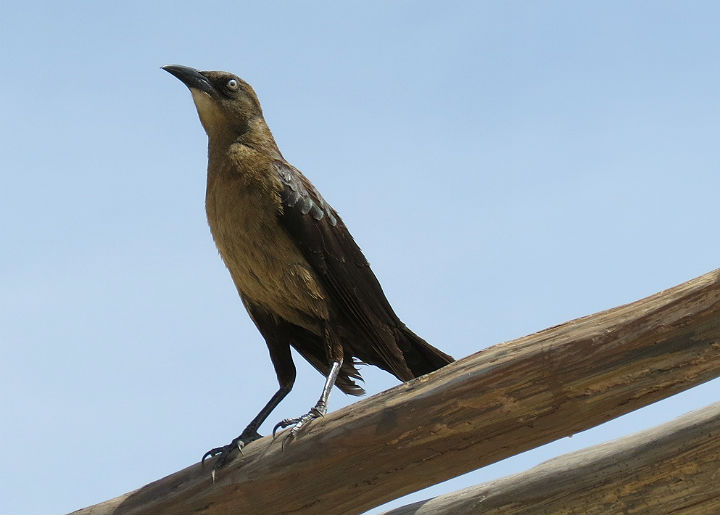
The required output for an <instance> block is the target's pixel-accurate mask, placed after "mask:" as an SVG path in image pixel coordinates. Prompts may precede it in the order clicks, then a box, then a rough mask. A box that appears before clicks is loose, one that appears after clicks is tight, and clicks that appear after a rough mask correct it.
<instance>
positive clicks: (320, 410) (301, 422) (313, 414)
mask: <svg viewBox="0 0 720 515" xmlns="http://www.w3.org/2000/svg"><path fill="white" fill-rule="evenodd" d="M325 413H327V406H326V405H325V404H324V403H320V402H319V403H317V404H316V405H315V406H314V407H313V408H312V409H311V410H310V411H309V412H307V413H305V414H304V415H302V416H300V417H297V418H286V419H285V420H281V421H280V422H278V423H277V424H275V427H274V428H273V438H275V437H276V433H277V430H278V429H284V428H286V427H290V426H293V427H292V429H290V431H289V432H288V434H287V436H285V438H283V441H282V446H283V449H284V448H285V445H286V444H288V443H290V442H291V441H292V440H293V439H294V438H295V436H297V434H298V433H299V432H300V430H301V429H302V428H303V427H305V426H306V425H308V424H309V423H310V422H311V421H313V420H315V419H316V418H320V417H322V416H324V415H325Z"/></svg>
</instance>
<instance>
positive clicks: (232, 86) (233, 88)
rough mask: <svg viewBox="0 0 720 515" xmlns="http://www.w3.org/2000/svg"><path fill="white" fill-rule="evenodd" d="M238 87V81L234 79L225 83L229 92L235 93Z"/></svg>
mask: <svg viewBox="0 0 720 515" xmlns="http://www.w3.org/2000/svg"><path fill="white" fill-rule="evenodd" d="M238 86H239V84H238V81H236V80H235V79H230V80H229V81H227V88H228V89H229V90H231V91H237V89H238Z"/></svg>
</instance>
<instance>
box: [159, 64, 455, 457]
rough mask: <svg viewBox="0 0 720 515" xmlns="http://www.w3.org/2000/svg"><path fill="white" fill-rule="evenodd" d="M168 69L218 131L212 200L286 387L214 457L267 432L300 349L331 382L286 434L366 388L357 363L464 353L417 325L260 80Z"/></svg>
mask: <svg viewBox="0 0 720 515" xmlns="http://www.w3.org/2000/svg"><path fill="white" fill-rule="evenodd" d="M163 69H164V70H166V71H168V72H169V73H171V74H173V75H174V76H175V77H177V78H178V79H180V80H181V81H182V82H183V83H184V84H185V85H186V86H187V87H188V88H190V92H191V93H192V97H193V100H194V101H195V107H196V108H197V112H198V115H199V116H200V122H201V123H202V125H203V127H204V128H205V132H206V133H207V135H208V174H207V191H206V196H205V209H206V211H207V218H208V222H209V225H210V231H211V232H212V236H213V239H214V240H215V244H216V245H217V248H218V250H219V251H220V255H221V256H222V259H223V261H224V262H225V264H226V265H227V267H228V269H229V271H230V275H231V276H232V279H233V281H234V282H235V286H236V288H237V290H238V293H239V294H240V297H241V298H242V301H243V304H244V305H245V307H246V308H247V311H248V313H249V314H250V317H251V318H252V320H253V322H255V325H256V326H257V328H258V330H259V331H260V333H261V334H262V335H263V337H264V338H265V342H266V343H267V346H268V349H269V350H270V359H271V360H272V363H273V366H274V367H275V373H276V374H277V379H278V382H279V384H280V388H279V389H278V391H277V392H276V393H275V394H274V395H273V396H272V398H271V399H270V400H269V401H268V403H267V404H266V405H265V407H264V408H263V409H262V410H260V413H258V414H257V416H256V417H255V418H254V419H253V420H252V421H251V422H250V424H248V426H247V427H246V428H245V430H244V431H243V432H242V434H240V436H238V437H237V438H235V439H234V440H233V441H232V442H231V443H230V444H228V445H225V446H222V447H216V448H214V449H211V450H209V451H208V452H206V453H205V455H204V456H203V461H204V460H205V459H206V458H207V457H210V456H215V455H220V458H219V460H218V462H217V463H216V468H219V467H221V466H223V465H224V464H225V463H226V462H227V461H228V460H229V458H230V456H231V454H232V453H233V452H234V451H235V450H238V449H242V447H243V446H244V445H246V444H248V443H249V442H252V441H253V440H257V439H258V438H260V435H259V434H258V431H257V430H258V428H259V427H260V425H261V424H262V423H263V421H265V419H266V418H267V417H268V415H269V414H270V412H271V411H272V410H273V409H275V407H276V406H277V405H278V404H279V403H280V401H281V400H282V399H283V398H284V397H285V396H286V395H287V394H288V393H289V392H290V390H291V388H292V385H293V382H294V381H295V365H294V364H293V361H292V356H291V354H290V347H291V346H292V347H293V348H294V349H295V350H296V351H297V352H299V353H300V355H302V356H303V357H304V358H305V359H306V360H307V361H308V362H310V364H311V365H312V366H313V367H315V368H316V369H317V370H318V371H319V372H320V373H321V374H323V375H324V376H325V377H326V378H327V380H326V381H325V386H324V387H323V389H322V394H321V396H320V400H318V402H317V404H316V405H315V406H314V407H313V408H312V409H311V410H310V411H309V412H308V413H306V414H304V415H302V416H300V417H297V418H294V419H286V420H283V421H282V422H280V423H279V424H277V425H276V426H275V429H274V430H273V434H275V431H276V430H277V429H278V428H281V427H289V426H293V427H292V429H291V430H290V432H289V434H288V436H287V437H286V439H285V440H284V441H288V440H289V439H292V438H293V437H295V436H296V434H297V433H298V431H299V430H300V429H301V428H302V427H303V426H305V425H306V424H307V423H309V422H310V421H311V420H313V419H315V418H317V417H319V416H322V415H324V414H325V413H326V412H327V403H328V397H329V395H330V390H331V389H332V387H333V385H335V386H337V387H338V388H339V389H340V390H342V391H343V392H345V393H347V394H350V395H361V394H363V393H364V390H363V389H362V388H361V387H360V386H358V385H357V384H356V382H355V381H354V380H357V379H360V380H361V379H362V378H361V376H360V373H359V372H358V370H357V368H356V365H358V364H361V363H362V364H371V365H375V366H377V367H380V368H381V369H383V370H386V371H387V372H390V373H391V374H393V375H394V376H395V377H397V378H398V379H400V380H402V381H407V380H409V379H412V378H414V377H418V376H421V375H423V374H427V373H429V372H432V371H433V370H436V369H438V368H440V367H442V366H444V365H447V364H448V363H450V362H452V361H453V358H451V357H450V356H448V355H447V354H445V353H444V352H442V351H440V350H438V349H436V348H435V347H433V346H431V345H430V344H428V343H427V342H426V341H425V340H423V339H422V338H420V337H419V336H417V335H416V334H415V333H413V332H412V331H411V330H410V329H408V328H407V327H405V324H403V323H402V322H401V321H400V319H399V318H398V317H397V315H396V314H395V312H394V311H393V309H392V307H390V304H389V302H388V300H387V299H386V298H385V294H384V293H383V290H382V288H381V287H380V283H379V282H378V280H377V279H376V277H375V274H373V272H372V270H371V269H370V265H369V264H368V262H367V260H366V259H365V256H363V253H362V252H361V250H360V248H359V247H358V246H357V244H356V243H355V241H354V240H353V238H352V236H351V235H350V233H349V232H348V230H347V228H346V227H345V224H344V223H343V221H342V219H341V218H340V216H339V215H338V214H337V212H336V211H335V210H334V209H333V208H332V207H330V205H329V204H328V203H327V202H325V200H324V199H323V198H322V196H321V195H320V193H319V192H318V191H317V190H316V189H315V187H314V186H313V185H312V183H310V181H309V180H308V179H307V178H305V176H304V175H303V174H302V173H300V170H298V169H297V168H295V167H293V166H292V165H291V164H290V163H288V162H287V161H286V160H285V158H284V157H283V156H282V154H281V153H280V150H279V149H278V146H277V144H276V143H275V139H274V138H273V136H272V133H271V132H270V129H269V128H268V126H267V124H266V123H265V119H264V118H263V113H262V109H261V108H260V102H259V101H258V98H257V96H256V94H255V92H254V91H253V89H252V88H251V87H250V85H249V84H248V83H247V82H245V81H243V80H242V79H240V78H239V77H237V76H236V75H233V74H231V73H226V72H220V71H198V70H195V69H193V68H188V67H186V66H178V65H169V66H164V67H163Z"/></svg>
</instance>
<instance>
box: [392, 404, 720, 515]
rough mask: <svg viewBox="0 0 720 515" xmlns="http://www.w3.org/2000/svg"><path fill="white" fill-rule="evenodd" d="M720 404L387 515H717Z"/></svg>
mask: <svg viewBox="0 0 720 515" xmlns="http://www.w3.org/2000/svg"><path fill="white" fill-rule="evenodd" d="M718 470H720V402H718V403H715V404H712V405H711V406H708V407H707V408H705V409H702V410H698V411H695V412H692V413H689V414H687V415H684V416H682V417H679V418H677V419H675V420H673V421H671V422H668V423H666V424H663V425H661V426H657V427H655V428H653V429H649V430H646V431H642V432H639V433H636V434H634V435H631V436H627V437H625V438H620V439H618V440H614V441H612V442H608V443H604V444H602V445H595V446H593V447H589V448H587V449H583V450H581V451H577V452H573V453H570V454H566V455H564V456H560V457H557V458H554V459H552V460H550V461H546V462H545V463H542V464H540V465H538V466H537V467H534V468H532V469H530V470H528V471H525V472H522V473H520V474H513V475H511V476H507V477H504V478H501V479H497V480H495V481H490V482H488V483H483V484H481V485H477V486H473V487H470V488H465V489H463V490H459V491H457V492H453V493H451V494H446V495H441V496H438V497H435V498H433V499H428V500H425V501H420V502H417V503H413V504H409V505H407V506H403V507H401V508H397V509H394V510H391V511H389V512H386V513H385V515H452V514H455V513H467V514H472V513H478V514H479V513H497V514H510V513H516V514H517V513H535V514H545V513H547V514H562V513H586V514H605V513H688V514H694V513H720V478H718Z"/></svg>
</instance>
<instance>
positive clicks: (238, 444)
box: [201, 384, 292, 480]
mask: <svg viewBox="0 0 720 515" xmlns="http://www.w3.org/2000/svg"><path fill="white" fill-rule="evenodd" d="M291 387H292V384H290V385H283V386H281V387H280V389H279V390H278V391H277V392H275V395H273V396H272V398H270V400H269V401H268V403H267V404H266V405H265V407H264V408H263V409H261V410H260V413H258V414H257V416H256V417H255V418H254V419H252V421H251V422H250V423H249V424H248V426H247V427H246V428H245V429H244V430H243V432H242V433H241V434H240V436H238V437H237V438H233V440H232V442H230V443H229V444H227V445H223V446H222V447H215V448H214V449H210V450H209V451H208V452H206V453H205V454H203V457H202V460H201V463H202V464H203V465H204V464H205V460H206V459H207V458H212V457H214V456H218V455H219V456H220V457H219V458H218V460H217V461H216V462H215V464H214V466H213V470H212V476H213V480H215V471H216V470H218V469H221V468H222V467H224V466H225V465H226V464H227V463H228V462H229V461H230V460H231V459H232V457H234V456H235V454H236V453H237V452H240V453H242V449H243V447H245V446H246V445H247V444H249V443H250V442H253V441H255V440H257V439H258V438H260V437H261V435H260V433H258V431H257V430H258V428H259V427H260V424H262V423H263V422H264V421H265V419H266V418H267V417H268V415H270V412H271V411H272V410H274V409H275V407H276V406H277V405H278V404H280V401H282V400H283V399H284V398H285V396H286V395H287V394H288V393H289V392H290V388H291Z"/></svg>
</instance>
